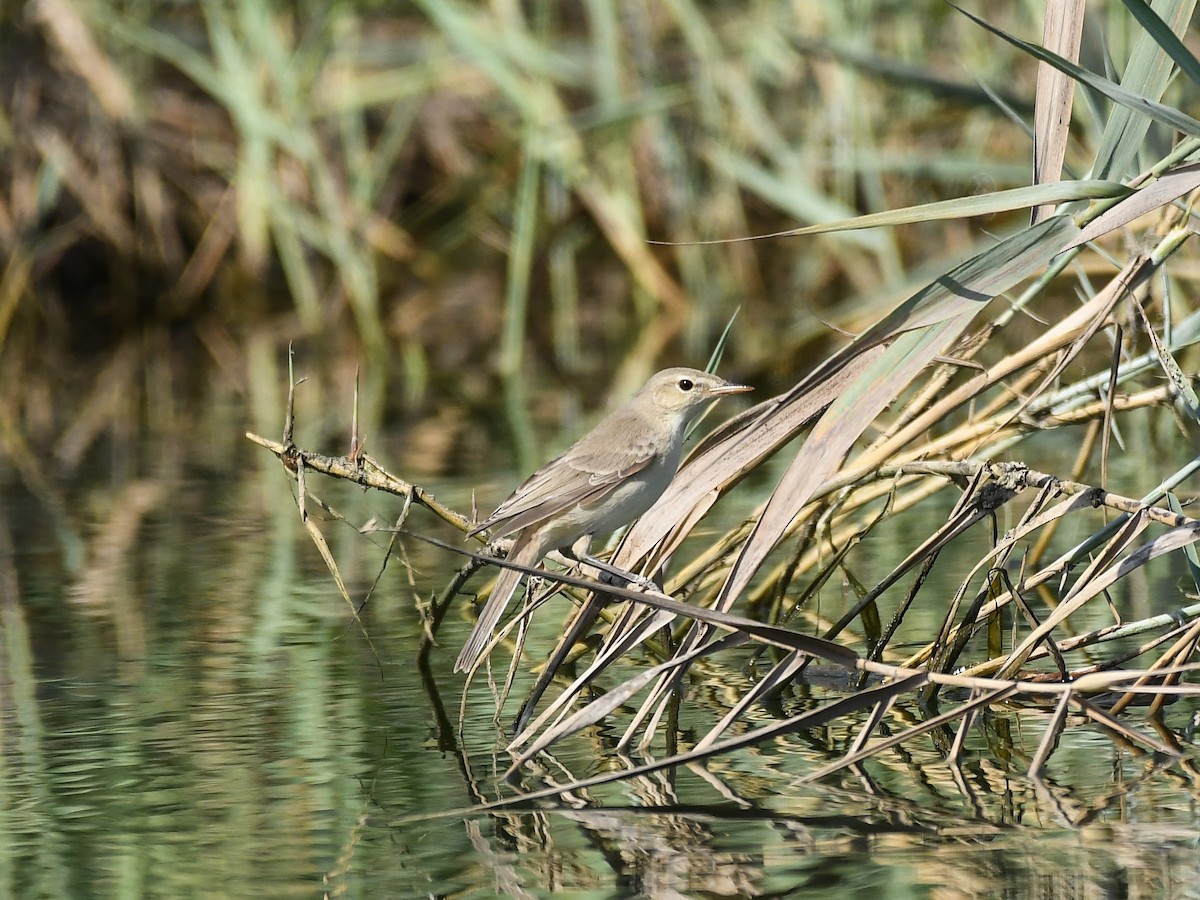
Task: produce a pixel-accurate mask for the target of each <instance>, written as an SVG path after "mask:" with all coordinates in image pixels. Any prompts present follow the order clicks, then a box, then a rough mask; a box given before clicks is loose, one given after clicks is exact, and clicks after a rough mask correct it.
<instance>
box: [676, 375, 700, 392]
mask: <svg viewBox="0 0 1200 900" xmlns="http://www.w3.org/2000/svg"><path fill="white" fill-rule="evenodd" d="M695 386H696V385H695V384H694V383H693V382H692V380H691V379H690V378H680V379H679V389H680V390H681V391H690V390H691V389H692V388H694V387H695Z"/></svg>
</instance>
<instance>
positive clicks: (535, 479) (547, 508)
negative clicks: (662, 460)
mask: <svg viewBox="0 0 1200 900" xmlns="http://www.w3.org/2000/svg"><path fill="white" fill-rule="evenodd" d="M630 424H631V427H630V428H629V429H628V430H627V432H626V433H634V434H636V435H637V438H635V439H634V440H633V441H630V442H628V443H625V444H623V445H621V446H613V445H612V444H611V443H610V442H607V441H594V440H589V438H592V437H593V436H594V434H595V433H594V432H593V433H592V434H589V435H588V436H587V437H585V438H584V439H583V440H581V441H580V442H579V443H577V444H575V445H574V446H573V447H571V449H569V450H567V452H566V453H564V454H563V455H562V456H559V457H556V458H555V459H552V460H551V461H550V462H548V463H546V465H544V466H542V467H541V468H540V469H538V470H537V471H536V472H534V473H533V474H532V475H530V476H529V478H527V479H526V480H525V482H524V483H523V484H522V485H521V486H520V487H518V488H517V489H516V490H515V491H513V492H512V494H511V495H509V498H508V499H507V500H505V501H504V502H503V503H501V504H500V506H499V507H497V509H496V511H495V512H494V513H492V514H491V515H490V516H488V517H487V519H485V520H484V521H483V522H480V523H479V524H478V525H476V526H475V528H473V529H472V530H471V532H470V534H476V533H478V532H480V531H484V530H487V529H493V531H492V537H504V536H505V535H509V534H512V533H514V532H516V531H519V530H520V529H522V528H525V527H526V526H528V525H532V524H535V523H537V522H542V521H544V520H546V519H548V518H550V517H551V516H554V515H557V514H558V513H560V512H562V511H563V510H565V509H569V508H570V507H572V506H576V505H579V504H584V505H588V506H590V505H592V504H595V503H599V502H601V501H602V500H603V499H604V498H605V497H606V496H608V494H609V493H610V492H611V491H612V490H613V488H615V487H616V486H617V485H619V484H621V483H622V482H623V481H624V480H625V479H626V478H628V477H629V476H631V475H634V474H636V473H638V472H640V471H642V470H643V469H645V468H646V467H647V466H648V465H650V464H651V463H652V462H653V461H654V460H655V458H656V457H657V456H658V454H659V449H660V448H659V447H658V446H657V444H656V443H655V442H654V441H653V440H652V439H651V438H650V437H648V436H647V431H648V429H647V428H645V427H642V428H636V427H632V426H633V425H634V423H630ZM497 526H498V527H497Z"/></svg>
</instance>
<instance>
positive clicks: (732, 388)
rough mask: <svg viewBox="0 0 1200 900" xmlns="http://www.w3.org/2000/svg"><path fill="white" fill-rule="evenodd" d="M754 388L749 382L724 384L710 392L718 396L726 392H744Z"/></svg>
mask: <svg viewBox="0 0 1200 900" xmlns="http://www.w3.org/2000/svg"><path fill="white" fill-rule="evenodd" d="M752 390H754V388H752V387H750V385H748V384H723V385H721V386H720V387H715V388H712V389H711V390H710V391H709V393H710V394H715V395H716V396H718V397H723V396H725V395H726V394H744V393H746V391H752Z"/></svg>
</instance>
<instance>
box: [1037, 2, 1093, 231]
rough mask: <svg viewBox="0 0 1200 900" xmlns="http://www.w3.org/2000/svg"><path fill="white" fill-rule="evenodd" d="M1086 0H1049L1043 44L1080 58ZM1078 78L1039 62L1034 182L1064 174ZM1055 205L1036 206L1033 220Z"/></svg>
mask: <svg viewBox="0 0 1200 900" xmlns="http://www.w3.org/2000/svg"><path fill="white" fill-rule="evenodd" d="M1086 5H1087V4H1086V3H1085V0H1050V2H1048V3H1047V4H1046V17H1045V20H1044V22H1043V26H1042V45H1043V46H1044V47H1045V48H1046V49H1047V50H1052V51H1054V52H1055V53H1057V54H1058V55H1059V56H1061V57H1063V58H1064V59H1068V60H1070V61H1071V62H1078V61H1079V42H1080V40H1081V39H1082V38H1083V14H1084V10H1085V8H1086ZM1074 99H1075V82H1074V81H1073V80H1072V79H1071V77H1070V76H1069V75H1067V74H1066V73H1064V72H1060V71H1059V70H1058V69H1055V68H1054V67H1053V66H1051V65H1050V64H1049V63H1046V62H1039V63H1038V74H1037V89H1036V91H1035V114H1034V131H1033V183H1034V184H1048V183H1051V182H1055V181H1058V180H1060V179H1061V178H1062V164H1063V159H1064V158H1065V157H1066V153H1067V138H1068V137H1069V135H1070V130H1071V105H1072V103H1073V102H1074ZM1052 209H1053V207H1052V206H1051V205H1050V204H1045V205H1042V206H1037V207H1034V210H1033V214H1032V216H1031V217H1030V224H1031V225H1036V224H1037V223H1038V222H1040V221H1042V220H1043V219H1045V218H1046V217H1047V216H1048V215H1049V214H1050V212H1051V210H1052Z"/></svg>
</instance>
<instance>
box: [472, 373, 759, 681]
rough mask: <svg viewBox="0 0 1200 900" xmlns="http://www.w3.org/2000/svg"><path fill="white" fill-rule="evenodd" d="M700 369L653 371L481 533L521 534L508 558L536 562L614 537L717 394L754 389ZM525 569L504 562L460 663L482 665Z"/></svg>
mask: <svg viewBox="0 0 1200 900" xmlns="http://www.w3.org/2000/svg"><path fill="white" fill-rule="evenodd" d="M748 390H750V388H748V387H745V386H743V385H740V384H730V383H729V382H727V381H725V380H724V379H722V378H718V377H717V376H716V375H710V374H708V373H707V372H701V371H698V370H696V369H685V368H675V369H664V370H663V371H661V372H659V373H657V374H656V375H654V376H652V377H651V378H650V380H649V381H647V382H646V384H645V385H643V386H642V388H641V390H639V391H638V392H637V393H636V394H634V395H633V396H632V397H631V398H629V400H628V401H626V402H625V404H624V405H622V406H621V407H619V408H618V409H616V410H614V411H613V412H612V413H611V414H609V416H608V417H607V418H605V419H604V420H603V421H601V422H600V424H598V425H597V426H596V427H595V428H593V429H592V430H591V431H590V432H588V434H586V435H585V436H584V437H582V438H581V439H580V440H579V441H578V442H576V443H575V444H574V445H573V446H572V447H571V448H570V449H569V450H567V451H566V452H565V453H563V454H562V455H561V456H558V457H556V458H554V459H552V460H551V461H550V462H548V463H546V464H545V465H544V466H542V467H541V468H540V469H538V470H537V471H536V472H534V473H533V474H532V475H531V476H529V478H528V479H526V481H525V482H524V483H523V484H522V485H521V486H520V487H518V488H517V489H516V490H515V491H513V492H512V494H511V495H510V496H509V498H508V499H507V500H505V501H504V502H503V503H501V504H500V506H499V507H498V508H497V509H496V511H495V512H494V513H492V514H491V515H490V516H488V517H487V519H485V520H484V521H483V522H480V523H479V525H477V526H476V527H475V528H474V529H473V530H472V531H471V534H476V533H478V532H481V531H485V530H486V531H490V532H491V534H490V536H491V537H492V538H493V539H494V538H501V537H506V536H509V535H512V536H513V546H512V549H511V550H509V553H508V559H509V560H510V561H512V562H514V563H518V564H521V565H524V566H534V565H536V564H537V563H538V561H539V560H541V559H542V557H544V556H545V555H546V554H547V553H550V552H551V551H553V550H566V549H568V548H570V547H572V546H574V545H575V544H576V542H578V541H579V540H580V539H581V538H584V537H587V538H590V537H591V536H592V535H597V534H608V533H610V532H612V531H615V530H616V529H618V528H620V527H621V526H623V525H626V524H628V523H629V522H632V521H633V520H634V519H636V518H637V517H638V516H640V515H641V514H642V513H644V512H645V511H646V510H647V509H649V508H650V507H651V506H652V505H653V504H654V501H655V500H657V499H658V498H659V497H660V496H661V495H662V492H663V491H664V490H666V488H667V485H668V484H670V482H671V479H672V478H673V477H674V475H675V470H676V469H677V468H678V467H679V459H680V456H681V455H682V453H683V442H684V437H685V436H686V432H687V426H688V425H689V424H690V423H691V422H692V421H693V420H694V419H695V418H696V416H697V415H699V414H700V413H701V412H702V411H703V410H704V408H705V407H706V406H707V405H708V404H709V403H710V402H712V401H714V400H718V399H720V398H721V397H723V396H725V395H726V394H736V393H741V392H742V391H748ZM522 574H523V573H521V572H519V571H517V570H515V569H504V570H503V571H501V573H500V575H499V576H498V577H497V579H496V584H495V586H494V587H493V588H492V592H491V594H490V595H489V596H488V600H487V603H485V604H484V607H483V612H482V613H480V616H479V621H478V622H476V624H475V628H474V629H473V630H472V631H471V634H470V636H469V637H468V638H467V642H466V644H464V645H463V649H462V652H461V653H460V654H459V656H458V660H457V662H456V663H455V666H454V669H455V671H456V672H461V671H465V670H466V669H468V668H470V667H471V666H472V665H474V664H475V661H476V660H477V659H478V658H479V656H480V654H481V653H482V651H483V648H484V646H485V645H486V643H487V641H488V640H489V639H490V638H491V635H492V632H493V631H494V630H495V628H496V624H497V623H498V622H499V621H500V617H501V616H502V615H503V614H504V610H505V608H506V607H507V606H508V603H509V601H510V600H511V599H512V596H513V594H514V593H515V592H516V589H517V586H518V584H520V581H521V576H522Z"/></svg>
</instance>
